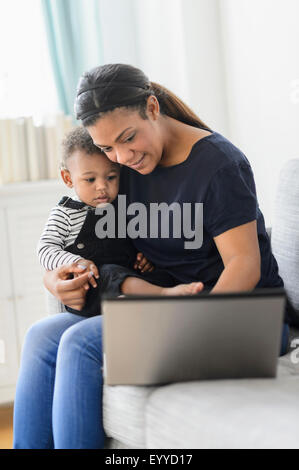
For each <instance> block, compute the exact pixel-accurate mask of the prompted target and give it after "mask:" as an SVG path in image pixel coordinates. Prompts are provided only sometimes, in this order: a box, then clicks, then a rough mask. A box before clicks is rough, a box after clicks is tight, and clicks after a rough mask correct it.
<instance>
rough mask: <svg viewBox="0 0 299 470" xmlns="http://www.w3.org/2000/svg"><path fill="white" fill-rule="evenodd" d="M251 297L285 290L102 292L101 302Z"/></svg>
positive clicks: (281, 293)
mask: <svg viewBox="0 0 299 470" xmlns="http://www.w3.org/2000/svg"><path fill="white" fill-rule="evenodd" d="M252 297H284V298H286V297H287V295H286V291H285V289H284V288H283V287H274V288H260V289H254V290H252V291H245V292H225V293H223V292H221V293H215V294H210V293H209V292H201V293H199V294H197V295H167V296H166V295H165V296H164V295H161V296H160V295H152V296H151V295H135V294H134V295H127V296H125V297H115V296H112V295H109V294H103V296H102V299H101V302H103V301H109V302H127V301H130V302H131V301H132V300H133V301H134V300H137V301H138V300H159V301H160V302H161V301H162V302H164V301H168V300H184V301H191V300H193V301H194V300H195V299H196V300H201V299H210V300H211V301H213V300H224V299H236V298H244V299H247V298H252Z"/></svg>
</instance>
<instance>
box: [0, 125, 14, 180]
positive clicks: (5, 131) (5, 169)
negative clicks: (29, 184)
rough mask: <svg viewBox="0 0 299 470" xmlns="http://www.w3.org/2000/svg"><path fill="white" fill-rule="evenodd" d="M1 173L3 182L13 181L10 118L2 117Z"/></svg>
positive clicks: (0, 127)
mask: <svg viewBox="0 0 299 470" xmlns="http://www.w3.org/2000/svg"><path fill="white" fill-rule="evenodd" d="M0 175H1V184H6V183H10V182H11V181H12V177H13V172H12V160H11V137H10V119H0Z"/></svg>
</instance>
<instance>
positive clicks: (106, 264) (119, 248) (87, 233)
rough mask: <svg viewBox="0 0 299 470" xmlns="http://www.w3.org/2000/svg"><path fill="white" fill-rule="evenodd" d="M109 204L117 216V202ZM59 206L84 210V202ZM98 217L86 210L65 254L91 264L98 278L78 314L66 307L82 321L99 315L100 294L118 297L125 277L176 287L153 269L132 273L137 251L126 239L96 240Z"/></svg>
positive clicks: (65, 200) (63, 202)
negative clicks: (83, 259) (97, 273)
mask: <svg viewBox="0 0 299 470" xmlns="http://www.w3.org/2000/svg"><path fill="white" fill-rule="evenodd" d="M112 204H113V206H114V209H115V214H117V200H115V201H113V203H112ZM58 205H60V206H64V207H69V208H71V209H77V210H80V209H82V208H83V207H85V206H86V204H84V203H83V202H80V201H74V200H73V199H71V198H69V197H66V196H64V197H63V198H62V199H61V201H60V202H59V204H58ZM101 217H103V215H102V214H96V213H95V208H92V207H89V208H88V211H87V215H86V218H85V221H84V223H83V225H82V228H81V230H80V233H79V234H78V236H77V238H76V240H75V241H74V242H73V243H72V244H71V245H69V246H67V247H66V248H65V251H68V252H70V253H73V254H74V255H78V256H81V257H82V258H85V259H88V260H91V261H93V262H94V264H95V265H96V266H97V268H98V271H99V276H100V277H99V279H96V282H97V285H98V287H96V288H94V287H92V286H90V287H89V290H88V292H87V294H86V302H85V305H84V307H83V309H82V310H80V311H78V310H75V309H73V308H71V307H68V306H65V308H66V310H67V311H68V312H71V313H75V314H78V315H81V316H85V317H92V316H95V315H100V314H101V297H102V294H103V293H107V294H109V295H113V296H115V297H117V296H119V295H121V294H122V292H121V290H120V288H121V284H122V283H123V281H124V280H125V279H126V278H127V277H128V276H134V277H138V278H141V279H143V280H147V281H149V282H151V283H152V284H155V285H159V286H163V287H173V286H175V285H176V284H177V282H176V281H175V279H174V278H173V277H172V276H171V275H170V274H168V273H166V272H165V271H163V270H160V269H154V271H153V272H144V273H140V271H137V270H135V269H134V264H135V261H136V257H137V250H136V248H135V247H134V245H133V243H132V241H131V240H130V239H129V238H99V237H98V236H97V235H96V232H95V226H96V223H97V222H98V221H99V220H100V218H101ZM115 219H116V220H115V234H117V233H118V226H117V217H115Z"/></svg>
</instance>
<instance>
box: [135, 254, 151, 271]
mask: <svg viewBox="0 0 299 470" xmlns="http://www.w3.org/2000/svg"><path fill="white" fill-rule="evenodd" d="M134 269H140V271H141V272H142V273H144V272H145V271H149V272H152V271H153V270H154V269H155V268H154V266H153V265H152V263H151V262H150V261H148V260H147V259H146V257H145V256H144V255H143V253H137V258H136V261H135V264H134Z"/></svg>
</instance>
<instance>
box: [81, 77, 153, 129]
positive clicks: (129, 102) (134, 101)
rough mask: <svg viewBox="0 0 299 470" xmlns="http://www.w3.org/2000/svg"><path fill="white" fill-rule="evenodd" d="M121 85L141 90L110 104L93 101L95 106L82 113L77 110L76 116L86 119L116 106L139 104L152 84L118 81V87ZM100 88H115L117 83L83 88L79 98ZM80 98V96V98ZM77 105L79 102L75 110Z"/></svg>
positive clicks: (82, 119)
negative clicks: (133, 83) (142, 84)
mask: <svg viewBox="0 0 299 470" xmlns="http://www.w3.org/2000/svg"><path fill="white" fill-rule="evenodd" d="M121 86H123V88H135V89H136V88H137V89H139V90H138V92H137V94H136V95H134V96H133V97H130V98H128V97H127V96H126V97H125V98H124V99H118V100H117V101H116V102H115V103H113V102H112V103H111V102H110V104H109V105H105V104H103V105H100V106H97V105H96V103H93V106H90V107H89V109H88V111H86V112H85V113H83V114H80V113H77V112H76V118H77V119H80V120H81V121H84V119H86V118H89V117H93V116H96V115H97V114H99V113H101V112H105V111H110V110H112V109H114V108H117V107H121V106H130V105H134V104H137V103H138V102H140V101H141V100H142V98H144V96H145V94H146V93H145V92H146V91H148V90H149V89H150V84H147V85H145V86H140V85H132V84H130V85H128V84H127V83H125V82H124V83H118V87H121ZM118 87H117V88H118ZM99 88H104V89H105V88H110V89H113V88H114V89H115V88H116V87H115V85H111V84H109V83H101V85H97V86H94V87H88V88H83V89H82V90H80V92H79V93H78V94H77V100H78V98H79V97H80V96H81V95H82V94H83V93H86V92H88V91H94V90H97V89H99ZM79 100H80V98H79ZM76 107H77V104H75V111H76Z"/></svg>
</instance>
